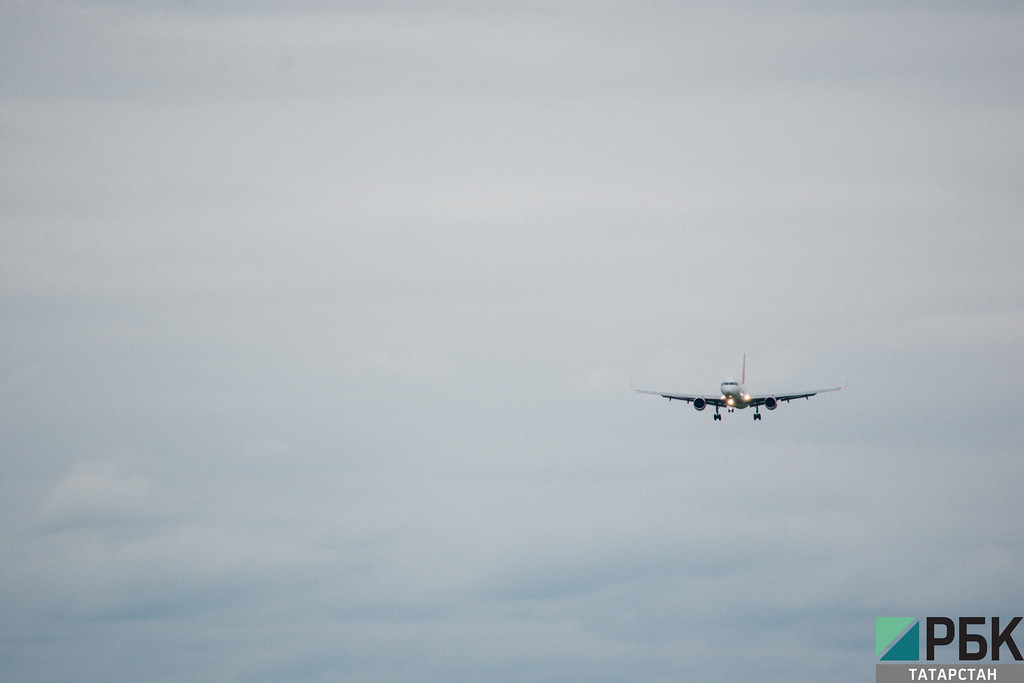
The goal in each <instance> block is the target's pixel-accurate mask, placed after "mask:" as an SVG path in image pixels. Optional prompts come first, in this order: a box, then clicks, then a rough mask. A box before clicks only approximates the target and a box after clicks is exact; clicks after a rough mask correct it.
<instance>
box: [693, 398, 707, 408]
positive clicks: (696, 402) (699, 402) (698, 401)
mask: <svg viewBox="0 0 1024 683" xmlns="http://www.w3.org/2000/svg"><path fill="white" fill-rule="evenodd" d="M707 407H708V402H707V401H705V400H704V399H702V398H701V397H699V396H698V397H697V398H695V399H693V409H694V410H704V409H705V408H707Z"/></svg>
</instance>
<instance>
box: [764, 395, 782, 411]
mask: <svg viewBox="0 0 1024 683" xmlns="http://www.w3.org/2000/svg"><path fill="white" fill-rule="evenodd" d="M764 407H765V408H767V409H768V410H775V409H776V408H778V407H779V399H777V398H775V397H774V396H769V397H768V398H766V399H765V400H764Z"/></svg>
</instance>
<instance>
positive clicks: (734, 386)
mask: <svg viewBox="0 0 1024 683" xmlns="http://www.w3.org/2000/svg"><path fill="white" fill-rule="evenodd" d="M746 382H747V354H743V374H742V375H741V379H740V381H739V382H737V381H736V380H734V379H726V380H723V381H722V385H721V386H720V387H719V388H720V389H721V394H719V395H718V396H703V395H700V394H672V393H667V392H664V391H647V390H646V389H634V391H636V392H637V393H640V394H653V395H654V396H661V397H663V398H667V399H668V400H669V401H686V402H687V403H692V404H693V407H694V409H695V410H698V411H699V410H704V409H705V408H707V407H708V406H714V407H715V415H714V418H715V421H716V422H721V420H722V415H721V413H720V412H719V411H720V410H721V409H722V408H725V409H726V410H727V411H728V412H730V413H731V412H733V411H735V410H737V409H739V410H743V409H744V408H750V407H753V408H754V419H755V420H760V419H761V406H764V407H765V408H767V409H768V410H775V409H776V408H778V407H779V403H781V402H782V401H786V402H787V403H788V402H789V401H792V400H794V399H797V398H807V399H809V398H810V397H811V396H814V395H815V394H822V393H825V392H827V391H840V390H842V389H845V388H846V385H845V384H844V385H843V386H841V387H831V388H829V389H814V390H813V391H797V392H793V393H789V394H766V395H764V396H753V395H751V394H750V393H749V392H748V391H747V387H746Z"/></svg>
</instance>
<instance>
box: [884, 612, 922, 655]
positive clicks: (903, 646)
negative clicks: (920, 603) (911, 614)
mask: <svg viewBox="0 0 1024 683" xmlns="http://www.w3.org/2000/svg"><path fill="white" fill-rule="evenodd" d="M911 621H913V619H911ZM876 640H877V634H876ZM875 647H876V648H877V647H878V644H877V642H876V644H875ZM920 659H921V623H920V622H916V621H915V622H914V625H913V626H911V627H910V630H909V631H907V632H906V633H905V634H903V637H902V638H900V639H899V640H897V641H896V643H895V644H894V645H893V646H892V647H890V648H889V651H888V652H886V653H885V656H884V657H882V661H883V662H916V661H918V660H920Z"/></svg>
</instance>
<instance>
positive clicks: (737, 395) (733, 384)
mask: <svg viewBox="0 0 1024 683" xmlns="http://www.w3.org/2000/svg"><path fill="white" fill-rule="evenodd" d="M721 389H722V400H723V401H725V404H726V405H727V406H728V407H729V408H746V407H747V405H748V403H749V402H750V394H749V393H748V392H747V388H746V387H745V386H743V384H742V383H740V382H737V381H736V380H734V379H727V380H725V381H724V382H722V386H721Z"/></svg>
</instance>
